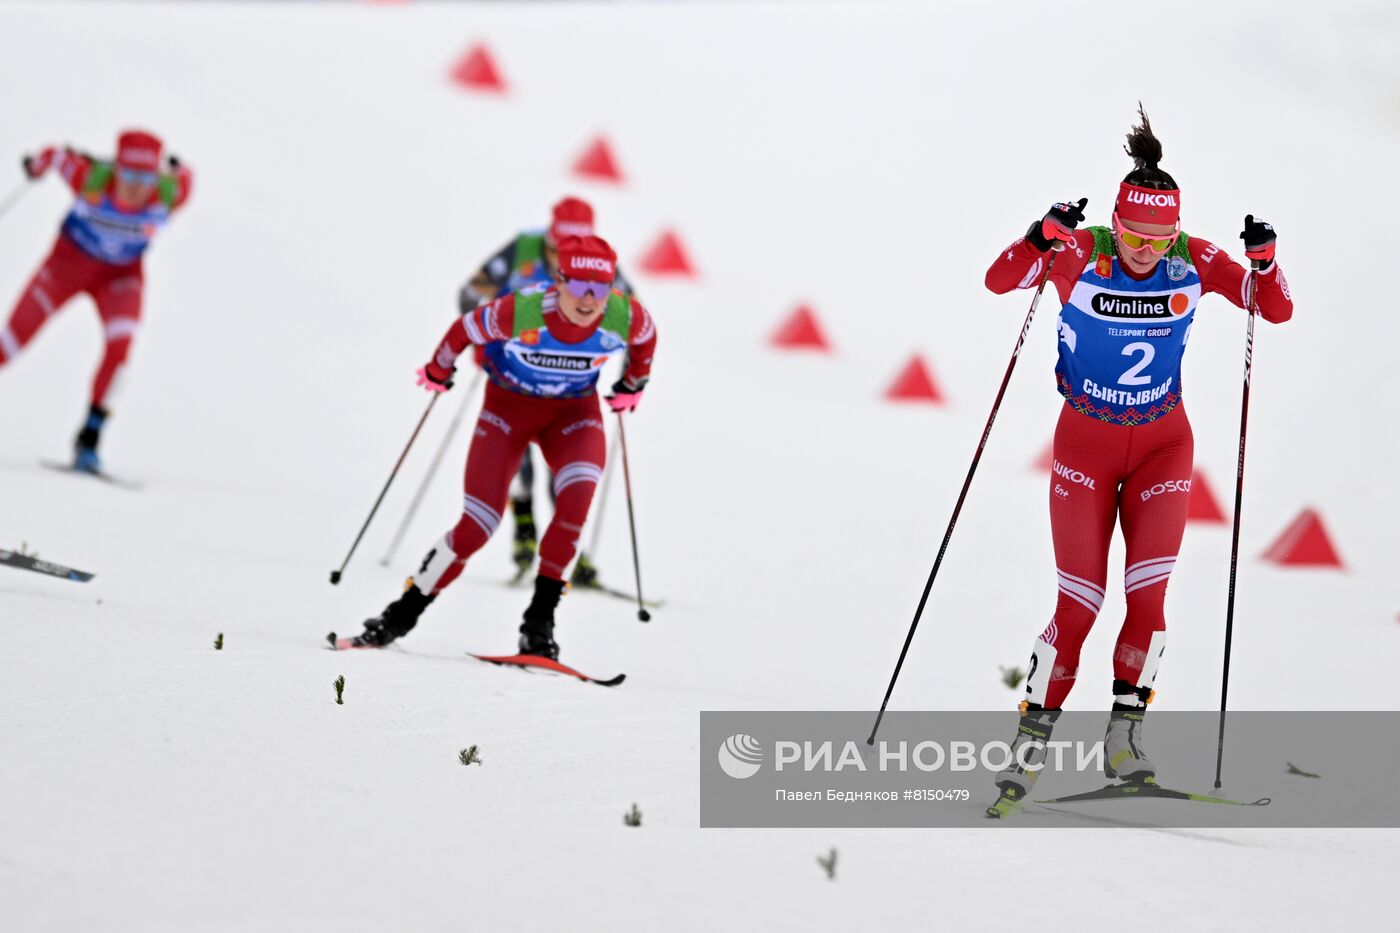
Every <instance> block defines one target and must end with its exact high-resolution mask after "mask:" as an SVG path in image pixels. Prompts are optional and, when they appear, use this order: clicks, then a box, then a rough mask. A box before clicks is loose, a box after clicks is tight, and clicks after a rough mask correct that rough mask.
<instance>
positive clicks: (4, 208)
mask: <svg viewBox="0 0 1400 933" xmlns="http://www.w3.org/2000/svg"><path fill="white" fill-rule="evenodd" d="M29 188H30V181H29V179H27V178H26V179H25V180H24V181H22V182H20V183H19V184H18V185H16V186H15V188H14V190H12V191H11V192H10V193H9V194H7V195H5V200H3V201H0V217H4V216H5V215H6V214H8V213H9V212H10V209H11V208H12V207H14V206H15V205H16V204H18V203H19V199H20V198H22V197H24V195H25V192H27V191H28V190H29Z"/></svg>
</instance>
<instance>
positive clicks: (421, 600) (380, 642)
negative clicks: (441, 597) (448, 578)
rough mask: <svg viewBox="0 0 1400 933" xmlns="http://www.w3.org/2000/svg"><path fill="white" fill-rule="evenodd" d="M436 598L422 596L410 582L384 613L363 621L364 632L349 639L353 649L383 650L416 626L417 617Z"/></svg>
mask: <svg viewBox="0 0 1400 933" xmlns="http://www.w3.org/2000/svg"><path fill="white" fill-rule="evenodd" d="M435 599H437V597H436V596H424V595H423V591H422V590H420V589H418V587H416V586H414V584H413V582H412V581H411V580H410V581H409V584H408V589H406V590H404V591H403V595H402V596H400V597H399V598H398V599H396V600H394V601H393V602H392V603H390V604H389V605H388V606H386V607H384V611H383V612H381V613H380V614H379V615H377V616H375V617H374V618H373V619H366V620H365V630H364V631H363V632H362V633H360V634H359V635H356V636H355V637H354V638H352V639H350V644H351V645H352V646H353V647H355V648H383V647H384V646H385V645H387V644H389V643H390V642H392V641H394V640H395V639H397V638H402V637H403V636H405V635H407V634H408V633H409V632H411V631H412V630H413V627H414V626H415V625H417V624H418V616H419V615H421V614H422V612H423V610H424V609H427V608H428V606H429V605H431V604H432V601H433V600H435Z"/></svg>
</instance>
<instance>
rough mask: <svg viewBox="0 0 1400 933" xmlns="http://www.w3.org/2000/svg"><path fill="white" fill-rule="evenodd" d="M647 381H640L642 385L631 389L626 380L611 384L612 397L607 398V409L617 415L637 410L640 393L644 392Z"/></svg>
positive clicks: (640, 401)
mask: <svg viewBox="0 0 1400 933" xmlns="http://www.w3.org/2000/svg"><path fill="white" fill-rule="evenodd" d="M646 387H647V381H646V380H645V379H643V380H642V384H641V385H639V386H636V387H633V386H632V385H631V383H629V382H628V381H627V380H626V379H619V380H618V381H617V382H615V383H613V387H612V395H609V396H608V397H607V402H608V407H609V408H611V409H612V410H613V411H615V412H617V413H618V414H619V415H620V414H622V413H623V412H632V411H636V410H637V406H638V405H640V404H641V403H642V393H643V392H644V391H646Z"/></svg>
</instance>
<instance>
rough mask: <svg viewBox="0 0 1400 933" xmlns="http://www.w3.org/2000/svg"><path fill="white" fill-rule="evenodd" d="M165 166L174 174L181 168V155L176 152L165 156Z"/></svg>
mask: <svg viewBox="0 0 1400 933" xmlns="http://www.w3.org/2000/svg"><path fill="white" fill-rule="evenodd" d="M165 167H166V169H167V170H168V171H169V172H170V173H171V174H172V175H173V174H175V173H176V172H178V171H179V170H180V157H179V156H177V155H176V154H175V153H173V152H172V153H170V155H168V156H166V157H165Z"/></svg>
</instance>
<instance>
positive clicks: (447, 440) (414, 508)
mask: <svg viewBox="0 0 1400 933" xmlns="http://www.w3.org/2000/svg"><path fill="white" fill-rule="evenodd" d="M482 372H483V370H481V369H478V370H477V371H476V375H474V376H472V381H471V384H470V385H469V386H467V392H466V395H464V396H463V397H462V407H461V408H459V409H457V414H455V415H453V416H452V423H451V424H449V425H448V426H447V434H446V435H444V436H443V438H442V443H441V444H439V445H438V449H437V453H435V454H433V462H432V463H430V464H428V472H427V475H425V476H424V477H423V482H422V483H421V484H419V486H418V491H417V492H416V493H414V494H413V501H412V502H410V503H409V504H408V512H407V514H405V515H404V517H403V521H402V522H400V523H399V530H398V531H396V532H394V540H393V541H391V542H389V550H388V551H386V552H385V554H384V559H383V560H381V561H380V562H379V564H380V566H381V567H387V566H389V564H390V562H391V561H393V559H394V554H395V553H397V552H398V549H399V544H400V543H402V541H403V536H404V534H405V533H407V531H408V526H409V525H411V524H412V523H413V516H415V515H417V514H418V506H419V505H421V504H422V503H423V496H424V495H426V494H427V492H428V487H429V486H431V485H432V484H433V477H435V476H437V471H438V467H440V466H442V458H443V457H445V456H447V448H449V447H451V446H452V439H453V438H454V437H456V436H457V428H458V427H460V426H461V424H462V419H463V418H464V417H466V414H467V409H469V408H471V407H472V403H473V402H475V401H476V387H477V386H478V385H479V384H480V383H481V376H482Z"/></svg>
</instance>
